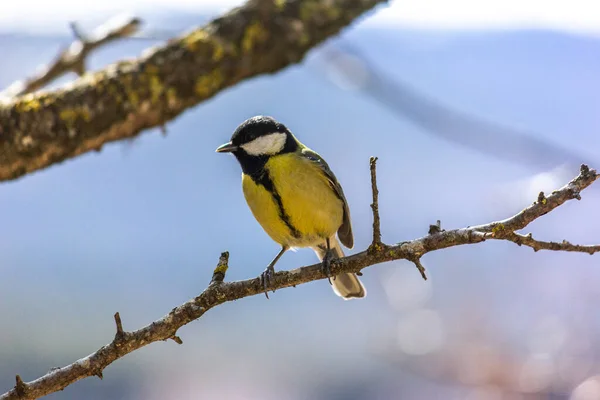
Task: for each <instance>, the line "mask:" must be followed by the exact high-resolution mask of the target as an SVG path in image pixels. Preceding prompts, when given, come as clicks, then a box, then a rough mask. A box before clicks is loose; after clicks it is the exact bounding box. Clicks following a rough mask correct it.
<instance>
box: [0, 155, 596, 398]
mask: <svg viewBox="0 0 600 400" xmlns="http://www.w3.org/2000/svg"><path fill="white" fill-rule="evenodd" d="M372 168H374V164H372ZM598 177H599V175H598V174H597V173H596V171H594V170H590V169H588V168H587V167H586V166H582V168H581V173H580V174H579V176H577V177H576V178H575V179H573V180H572V181H571V182H569V183H568V184H567V185H566V186H564V187H563V188H561V189H559V190H557V191H555V192H553V193H552V194H551V195H550V196H548V197H544V199H545V200H540V199H538V201H536V202H535V203H533V204H532V205H530V206H529V207H527V208H526V209H525V210H523V211H521V212H520V213H518V214H517V215H515V216H513V217H511V218H507V219H505V220H503V221H500V222H492V223H489V224H485V225H478V226H474V227H469V228H461V229H454V230H442V229H441V228H440V227H439V224H438V226H437V228H438V229H434V230H431V232H432V233H430V234H428V235H427V236H425V237H422V238H419V239H415V240H411V241H408V242H403V243H400V244H396V245H393V246H388V245H384V244H381V245H380V246H370V247H369V249H368V250H365V251H363V252H361V253H358V254H354V255H352V256H348V257H344V258H341V259H339V260H336V262H335V263H332V265H331V272H332V274H333V275H338V274H340V273H343V272H355V273H360V271H361V270H362V269H364V268H367V267H369V266H372V265H375V264H380V263H383V262H386V261H392V260H402V259H404V260H410V261H412V262H415V263H416V264H417V266H421V268H422V265H421V264H420V261H419V260H420V258H421V257H422V256H423V255H424V254H426V253H429V252H432V251H435V250H440V249H445V248H447V247H452V246H460V245H465V244H471V243H480V242H483V241H485V240H486V238H488V237H489V238H494V239H503V238H506V239H505V240H511V241H512V239H511V238H512V236H511V234H508V233H506V232H512V234H514V232H513V231H509V229H513V230H514V229H520V228H524V227H525V226H526V225H527V224H528V223H530V222H531V221H533V220H534V219H536V218H539V217H541V216H542V215H544V214H546V213H548V212H550V211H552V210H553V209H555V208H557V207H558V206H560V205H561V204H563V203H565V202H566V201H568V200H571V199H579V198H580V195H579V193H580V192H581V191H582V190H583V189H585V188H587V187H588V186H590V185H591V184H592V183H593V182H594V181H596V179H598ZM373 186H375V182H373ZM503 235H504V236H503ZM595 247H598V246H595ZM574 249H575V247H573V248H566V247H565V248H555V249H553V250H569V251H575V250H574ZM581 251H585V252H590V251H589V249H588V247H584V248H582V249H581ZM228 256H229V254H228V253H226V252H225V253H222V254H221V257H220V259H219V263H218V265H217V267H216V268H215V270H214V273H213V276H212V279H211V282H210V284H209V285H208V287H207V288H206V289H205V290H204V291H203V292H202V293H201V294H200V295H199V296H198V297H196V298H194V299H191V300H189V301H188V302H186V303H185V304H182V305H180V306H179V307H176V308H174V309H173V310H172V311H171V312H170V313H169V314H167V315H165V316H164V317H162V318H161V319H159V320H157V321H154V322H153V323H151V324H150V325H147V326H145V327H144V328H141V329H139V330H137V331H134V332H126V331H124V330H123V327H122V323H121V318H120V316H119V314H118V313H117V314H116V315H115V321H116V325H117V334H116V335H115V338H114V339H113V341H112V342H111V343H109V344H107V345H106V346H104V347H102V348H100V349H99V350H98V351H96V352H94V353H92V354H90V355H89V356H87V357H84V358H82V359H80V360H78V361H76V362H74V363H73V364H70V365H67V366H66V367H63V368H58V369H54V370H52V371H50V372H49V373H48V374H46V375H44V376H42V377H41V378H38V379H36V380H34V381H31V382H27V383H24V382H23V381H22V380H21V378H20V377H19V376H17V384H16V386H15V387H14V388H13V389H12V390H10V391H8V392H7V393H5V394H3V395H2V396H0V400H16V399H36V398H39V397H41V396H44V395H47V394H49V393H53V392H56V391H58V390H62V389H64V388H65V387H66V386H68V385H70V384H72V383H74V382H76V381H78V380H80V379H83V378H85V377H88V376H98V377H102V371H103V370H104V368H106V367H107V366H108V365H110V364H111V363H112V362H114V361H115V360H117V359H119V358H121V357H123V356H125V355H126V354H128V353H131V352H132V351H135V350H137V349H139V348H141V347H144V346H146V345H148V344H149V343H152V342H156V341H160V340H168V339H173V340H174V341H176V342H177V343H180V344H181V339H180V338H179V337H178V336H176V333H177V330H178V329H179V328H181V327H182V326H184V325H186V324H188V323H190V322H191V321H194V320H195V319H198V318H200V317H201V316H202V315H203V314H204V313H205V312H206V311H208V310H210V309H211V308H214V307H216V306H218V305H219V304H222V303H225V302H228V301H233V300H237V299H241V298H244V297H249V296H254V295H256V294H263V293H264V289H263V286H262V284H261V280H260V278H254V279H248V280H245V281H238V282H224V281H223V280H224V278H225V274H226V272H227V268H228V258H229V257H228ZM423 270H424V268H423ZM422 273H423V272H422ZM325 278H327V277H326V276H325V274H324V273H323V270H322V265H321V264H320V263H319V264H314V265H311V266H307V267H302V268H297V269H294V270H291V271H279V272H277V273H276V274H275V275H274V276H273V278H272V280H271V281H270V289H273V290H275V289H283V288H286V287H291V286H296V285H300V284H302V283H307V282H311V281H315V280H319V279H325Z"/></svg>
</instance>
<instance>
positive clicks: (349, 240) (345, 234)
mask: <svg viewBox="0 0 600 400" xmlns="http://www.w3.org/2000/svg"><path fill="white" fill-rule="evenodd" d="M302 155H303V156H304V157H306V158H308V159H309V160H311V161H312V162H314V163H315V164H317V165H318V166H319V168H321V170H322V171H323V173H324V174H325V176H326V177H327V179H328V180H329V184H330V185H331V188H332V189H333V191H334V192H335V194H336V195H337V196H338V197H339V198H340V200H342V203H343V204H344V217H343V220H342V225H341V226H340V227H339V229H338V237H339V238H340V241H341V242H342V244H343V245H344V246H346V247H347V248H349V249H351V248H352V247H353V246H354V236H353V235H352V223H351V222H350V209H349V208H348V202H347V201H346V196H344V190H343V189H342V186H341V185H340V183H339V182H338V180H337V178H336V177H335V175H334V173H333V171H332V170H331V168H329V165H327V162H326V161H325V160H324V159H323V157H321V156H320V155H319V154H317V153H316V152H314V151H312V150H311V149H309V148H307V147H304V148H303V149H302Z"/></svg>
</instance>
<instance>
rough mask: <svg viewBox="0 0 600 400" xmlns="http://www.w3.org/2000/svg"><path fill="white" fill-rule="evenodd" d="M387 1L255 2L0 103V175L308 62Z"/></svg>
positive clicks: (121, 136)
mask: <svg viewBox="0 0 600 400" xmlns="http://www.w3.org/2000/svg"><path fill="white" fill-rule="evenodd" d="M267 1H268V2H270V3H272V6H271V7H265V6H264V4H265V2H267ZM383 2H384V0H286V1H275V0H264V1H262V0H261V1H256V0H249V1H248V2H247V3H246V4H244V5H242V6H241V7H238V8H235V9H233V10H232V11H230V12H228V13H226V14H225V15H222V16H220V17H218V18H216V19H214V20H213V21H212V22H209V23H208V24H207V25H205V26H204V27H201V28H198V29H195V30H193V31H191V32H189V33H187V34H185V35H182V36H180V37H177V38H174V39H172V40H170V41H169V42H167V43H166V44H164V45H161V46H157V47H155V48H153V49H151V50H150V51H146V52H144V53H143V55H142V56H140V57H139V58H137V59H132V60H127V61H123V62H119V63H117V64H114V65H110V66H108V67H106V68H105V69H103V70H100V71H97V72H93V73H88V74H85V75H84V76H82V77H81V78H79V79H77V80H76V81H75V82H73V83H72V84H71V85H69V86H68V87H65V88H61V89H57V90H52V91H41V92H37V93H33V94H29V95H25V96H18V97H15V98H10V99H8V100H6V101H5V102H4V104H2V103H0V181H5V180H10V179H16V178H18V177H21V176H23V175H25V174H27V173H30V172H33V171H37V170H39V169H42V168H46V167H48V166H50V165H52V164H56V163H59V162H61V161H63V160H66V159H69V158H73V157H76V156H79V155H81V154H84V153H87V152H90V151H94V150H96V151H100V150H101V148H102V146H103V145H104V144H105V143H109V142H114V141H117V140H125V139H130V138H133V137H136V136H137V135H138V134H139V133H141V132H142V131H144V130H146V129H149V128H155V127H160V126H164V125H165V124H166V123H167V122H168V121H170V120H172V119H174V118H175V117H177V116H178V115H180V114H181V113H183V112H184V111H185V110H187V109H189V108H191V107H193V106H195V105H197V104H199V103H200V102H202V101H205V100H207V99H209V98H211V97H213V96H214V95H216V94H217V93H219V92H220V91H222V90H224V89H226V88H229V87H231V86H234V85H236V84H238V83H239V82H241V81H243V80H246V79H250V78H253V77H256V76H259V75H263V74H272V73H275V72H277V71H279V70H281V69H283V68H285V67H287V66H289V65H292V64H296V63H298V62H300V61H302V59H303V58H304V56H305V55H306V54H307V52H308V51H309V50H311V49H312V48H314V47H315V46H317V45H319V44H320V43H322V42H323V41H324V40H326V39H328V38H330V37H332V36H334V35H336V34H337V33H339V32H340V31H341V30H342V29H343V28H345V27H346V26H348V25H350V24H351V23H352V22H353V21H354V20H355V19H356V18H357V17H359V16H360V15H362V14H363V13H364V12H366V11H367V10H370V9H371V8H373V7H375V6H376V5H378V4H379V3H383ZM87 40H92V38H91V37H88V39H87ZM78 43H81V42H78ZM69 54H70V53H69Z"/></svg>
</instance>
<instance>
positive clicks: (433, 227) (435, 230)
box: [427, 219, 444, 235]
mask: <svg viewBox="0 0 600 400" xmlns="http://www.w3.org/2000/svg"><path fill="white" fill-rule="evenodd" d="M440 232H444V229H442V222H441V221H440V220H439V219H438V220H437V222H436V223H435V225H429V231H428V232H427V233H428V234H430V235H434V234H436V233H440Z"/></svg>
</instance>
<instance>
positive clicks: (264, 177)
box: [250, 170, 301, 238]
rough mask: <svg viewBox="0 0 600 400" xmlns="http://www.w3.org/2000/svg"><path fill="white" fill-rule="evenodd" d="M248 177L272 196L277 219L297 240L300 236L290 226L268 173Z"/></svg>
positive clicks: (288, 217) (288, 218) (287, 216)
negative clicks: (277, 212) (277, 215)
mask: <svg viewBox="0 0 600 400" xmlns="http://www.w3.org/2000/svg"><path fill="white" fill-rule="evenodd" d="M250 177H251V178H252V180H253V181H254V182H256V183H257V184H259V185H262V186H263V187H264V188H265V189H266V190H267V191H268V192H269V193H271V196H273V200H275V203H276V204H277V208H278V209H279V217H280V218H281V220H282V221H283V223H284V224H285V226H287V227H288V229H289V230H290V233H291V234H292V236H293V237H295V238H299V237H300V236H301V234H300V232H299V231H298V229H296V227H295V226H294V225H293V224H292V221H291V219H290V216H289V215H288V213H287V212H286V211H285V208H284V207H283V202H282V201H281V196H280V195H279V193H278V192H277V189H275V186H274V185H273V180H272V179H271V176H270V175H269V171H268V170H262V171H261V172H260V173H259V174H252V175H250Z"/></svg>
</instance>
